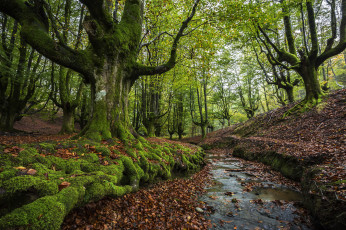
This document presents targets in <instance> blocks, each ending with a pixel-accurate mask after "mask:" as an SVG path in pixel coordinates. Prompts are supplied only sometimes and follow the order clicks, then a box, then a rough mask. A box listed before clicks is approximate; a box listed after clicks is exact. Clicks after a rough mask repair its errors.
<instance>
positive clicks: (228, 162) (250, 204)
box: [200, 152, 315, 230]
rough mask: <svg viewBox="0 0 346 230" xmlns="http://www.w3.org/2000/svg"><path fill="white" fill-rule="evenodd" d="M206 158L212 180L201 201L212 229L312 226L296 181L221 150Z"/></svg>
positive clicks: (312, 227)
mask: <svg viewBox="0 0 346 230" xmlns="http://www.w3.org/2000/svg"><path fill="white" fill-rule="evenodd" d="M207 159H208V160H209V161H210V163H211V164H212V170H211V174H212V178H213V180H214V183H213V184H212V186H211V187H209V188H207V189H206V190H207V192H206V193H205V194H204V195H203V196H202V197H201V198H200V201H201V203H202V204H203V209H204V210H205V212H206V213H207V216H208V217H207V219H209V220H211V222H212V229H304V230H308V229H315V227H314V226H313V225H312V224H311V221H310V216H309V215H308V213H307V211H306V209H304V208H302V200H303V196H302V194H301V193H300V191H299V184H298V183H295V182H293V181H290V180H287V179H285V178H283V177H282V176H281V175H280V174H278V173H277V172H274V171H272V170H270V169H269V167H266V166H263V165H260V164H256V163H253V162H249V161H244V160H241V159H239V158H235V157H232V156H229V155H225V154H222V153H221V154H220V153H212V152H210V153H208V155H207ZM261 171H263V172H264V173H263V172H261Z"/></svg>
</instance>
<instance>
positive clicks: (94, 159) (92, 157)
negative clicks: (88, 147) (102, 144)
mask: <svg viewBox="0 0 346 230" xmlns="http://www.w3.org/2000/svg"><path fill="white" fill-rule="evenodd" d="M81 159H83V160H86V161H88V162H90V163H98V162H99V156H97V154H96V153H86V154H84V156H82V157H81Z"/></svg>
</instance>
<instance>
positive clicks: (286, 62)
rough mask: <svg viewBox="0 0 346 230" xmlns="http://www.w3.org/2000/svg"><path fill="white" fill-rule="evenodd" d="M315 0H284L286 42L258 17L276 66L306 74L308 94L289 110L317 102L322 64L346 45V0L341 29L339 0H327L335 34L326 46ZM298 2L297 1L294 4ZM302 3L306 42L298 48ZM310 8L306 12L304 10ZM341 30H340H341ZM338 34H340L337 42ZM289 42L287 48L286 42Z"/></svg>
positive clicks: (262, 37) (260, 32)
mask: <svg viewBox="0 0 346 230" xmlns="http://www.w3.org/2000/svg"><path fill="white" fill-rule="evenodd" d="M314 2H315V1H312V0H307V1H302V2H300V3H289V2H288V1H283V0H280V3H281V9H282V19H283V26H284V39H285V41H284V43H283V44H281V45H280V44H278V43H277V42H275V41H273V39H271V37H270V35H269V32H270V26H269V24H268V23H265V22H263V21H262V22H260V20H261V19H258V18H257V19H255V21H256V22H255V23H254V24H255V25H256V27H257V30H258V33H257V37H258V38H259V40H260V42H259V43H261V45H262V46H263V49H264V50H266V56H267V59H268V61H269V62H270V63H271V64H272V65H274V66H281V67H282V68H284V69H286V70H294V71H295V72H297V74H299V76H301V77H302V79H303V81H304V86H305V91H306V96H305V99H304V100H303V102H302V103H301V104H299V105H298V106H297V107H295V108H294V109H293V110H290V111H289V112H288V114H289V113H291V112H293V111H294V110H296V109H300V108H304V107H305V105H314V104H316V103H318V102H319V101H320V98H321V96H322V95H323V92H322V91H321V87H320V84H319V80H318V74H317V73H318V68H319V67H320V66H321V65H322V64H323V62H324V61H326V60H327V59H329V58H331V57H333V56H335V55H337V54H339V53H341V52H343V51H344V49H345V48H346V0H342V2H341V21H340V26H339V30H338V29H337V19H336V8H337V7H336V2H337V1H335V0H331V1H327V4H328V7H329V8H330V12H331V13H330V28H331V30H330V31H331V34H330V37H329V39H328V40H327V41H326V44H325V45H324V49H321V48H320V45H319V43H320V40H321V39H320V36H319V35H318V33H317V19H316V13H315V9H314ZM294 4H295V5H294ZM295 7H296V8H297V7H299V9H300V12H301V17H302V18H303V20H302V22H303V25H302V38H301V41H303V42H302V43H303V45H302V47H301V48H297V47H296V46H297V42H296V41H297V39H296V36H295V35H294V33H293V30H294V27H293V25H292V20H291V16H292V14H293V11H294V8H295ZM304 10H306V13H305V12H304ZM305 15H307V22H308V25H307V26H308V30H307V29H306V28H305V26H306V25H305V23H304V22H305V19H304V18H305ZM337 32H339V34H338V33H337ZM337 38H339V41H338V43H337V44H336V41H337ZM286 42H287V48H285V44H286Z"/></svg>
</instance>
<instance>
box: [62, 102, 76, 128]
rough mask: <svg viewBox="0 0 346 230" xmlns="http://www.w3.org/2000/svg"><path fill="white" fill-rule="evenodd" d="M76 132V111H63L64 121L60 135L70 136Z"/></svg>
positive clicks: (67, 109)
mask: <svg viewBox="0 0 346 230" xmlns="http://www.w3.org/2000/svg"><path fill="white" fill-rule="evenodd" d="M74 132H75V127H74V109H70V108H65V109H63V120H62V125H61V130H60V132H59V133H60V134H65V133H66V134H70V133H74Z"/></svg>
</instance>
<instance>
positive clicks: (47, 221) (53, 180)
mask: <svg viewBox="0 0 346 230" xmlns="http://www.w3.org/2000/svg"><path fill="white" fill-rule="evenodd" d="M124 135H125V134H124ZM110 144H113V145H114V146H113V147H112V148H111V147H110ZM122 146H123V145H121V144H119V140H112V141H107V143H106V145H102V144H101V143H94V142H90V143H89V142H88V141H86V140H85V139H82V140H80V141H67V142H66V143H65V142H63V143H59V144H56V143H40V144H31V145H25V146H22V148H24V150H23V151H21V152H20V153H19V154H18V156H17V155H12V154H9V153H4V152H3V151H2V152H0V170H1V171H0V205H1V208H0V229H59V228H60V225H61V223H62V221H63V219H64V217H65V216H66V215H67V214H68V213H69V211H70V210H72V209H73V208H75V207H78V206H82V205H84V204H86V203H88V202H91V201H97V200H99V199H102V198H103V197H105V196H114V197H117V196H122V195H124V194H126V193H129V192H133V191H136V190H138V189H139V186H140V185H141V184H145V183H150V182H154V181H156V180H158V179H160V180H161V179H168V178H170V177H171V175H172V171H174V170H178V171H180V172H187V171H191V170H197V169H198V168H200V166H201V165H203V164H204V161H203V156H204V152H203V151H201V150H198V151H196V152H195V153H193V151H192V150H190V149H188V148H186V147H183V146H179V145H176V144H174V145H172V144H167V143H166V144H164V146H161V145H158V144H154V143H149V142H147V141H146V140H145V139H144V138H139V139H138V140H132V139H131V140H128V141H127V145H126V147H125V151H126V154H125V155H123V154H122V152H123V150H124V149H123V147H122ZM64 148H67V149H68V150H69V152H71V150H72V149H73V152H77V155H68V154H67V155H66V156H64V157H63V158H61V154H64V153H65V152H66V151H63V149H64ZM117 149H118V150H119V151H118V150H117ZM77 150H78V151H77ZM120 150H121V151H120ZM112 152H113V153H115V154H116V155H117V157H116V158H114V154H113V153H112ZM100 153H101V154H100ZM112 154H113V155H112ZM106 163H107V164H106ZM177 165H178V167H177ZM29 170H30V172H31V173H28V172H29ZM32 172H33V173H32ZM19 200H20V202H19ZM3 207H4V208H3Z"/></svg>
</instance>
